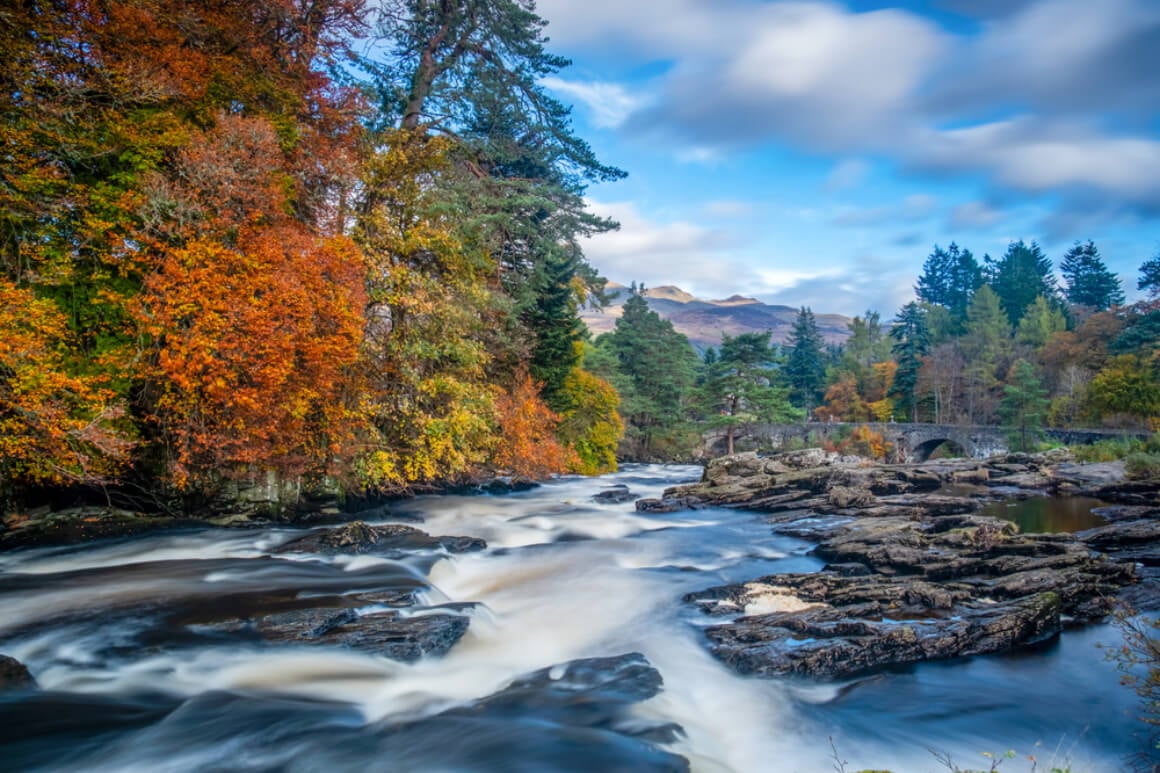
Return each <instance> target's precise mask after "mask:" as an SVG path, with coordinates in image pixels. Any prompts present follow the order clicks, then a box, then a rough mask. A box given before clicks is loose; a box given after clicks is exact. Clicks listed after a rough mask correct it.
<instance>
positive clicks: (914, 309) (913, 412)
mask: <svg viewBox="0 0 1160 773" xmlns="http://www.w3.org/2000/svg"><path fill="white" fill-rule="evenodd" d="M890 337H891V338H893V339H894V346H893V347H892V348H891V351H892V352H893V353H894V357H895V359H896V360H897V361H898V370H897V371H896V372H895V374H894V384H893V385H892V386H891V388H890V394H891V395H893V396H897V397H898V405H899V407H900V408H901V409H902V410H903V411H904V412H908V413H910V416H911V420H912V421H918V394H917V392H918V373H919V370H920V369H921V368H922V358H923V355H925V354H926V352H927V350H928V349H929V347H930V331H929V330H927V326H926V318H925V315H924V314H923V311H922V306H920V305H919V304H918V303H917V302H916V301H911V302H910V303H908V304H906V305H905V306H903V307H902V310H901V311H899V312H898V316H897V317H896V318H895V320H894V324H893V325H892V326H891V328H890Z"/></svg>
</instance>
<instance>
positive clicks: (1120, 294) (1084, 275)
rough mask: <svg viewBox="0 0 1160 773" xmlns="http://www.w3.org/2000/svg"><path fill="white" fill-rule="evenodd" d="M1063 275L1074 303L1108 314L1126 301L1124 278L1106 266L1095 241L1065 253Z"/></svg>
mask: <svg viewBox="0 0 1160 773" xmlns="http://www.w3.org/2000/svg"><path fill="white" fill-rule="evenodd" d="M1059 272H1060V273H1061V274H1062V275H1063V280H1064V283H1065V285H1066V290H1065V295H1066V296H1067V300H1068V301H1069V302H1070V303H1073V304H1075V305H1077V306H1088V307H1091V308H1093V309H1095V310H1096V311H1107V310H1108V309H1110V308H1111V307H1112V306H1119V305H1121V304H1123V302H1124V287H1123V285H1122V284H1121V283H1120V278H1119V277H1117V276H1116V275H1115V274H1113V273H1112V272H1111V271H1109V270H1108V267H1107V266H1106V265H1104V261H1103V258H1101V257H1100V251H1099V249H1097V248H1096V245H1095V243H1094V242H1092V241H1091V240H1089V241H1088V242H1087V243H1086V244H1080V243H1079V242H1076V243H1075V246H1073V247H1072V248H1071V249H1069V250H1068V251H1067V252H1066V253H1064V256H1063V260H1061V261H1060V263H1059Z"/></svg>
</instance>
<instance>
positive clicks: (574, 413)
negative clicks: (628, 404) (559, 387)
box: [559, 367, 624, 475]
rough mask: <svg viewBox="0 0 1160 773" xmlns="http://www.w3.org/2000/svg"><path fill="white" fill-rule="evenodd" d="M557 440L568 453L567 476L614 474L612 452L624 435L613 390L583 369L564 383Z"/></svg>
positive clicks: (617, 398)
mask: <svg viewBox="0 0 1160 773" xmlns="http://www.w3.org/2000/svg"><path fill="white" fill-rule="evenodd" d="M563 397H564V399H563V403H564V411H563V414H562V418H561V423H560V429H559V436H560V438H561V440H562V441H563V442H564V443H565V444H566V445H567V446H568V448H569V449H570V450H571V454H572V458H571V460H570V462H569V468H570V471H571V472H578V473H580V474H582V475H599V474H601V473H606V472H615V471H616V448H617V445H618V444H619V442H620V439H621V437H622V436H623V434H624V422H623V421H622V420H621V418H620V414H619V413H617V408H618V407H619V405H620V397H619V395H617V393H616V389H615V388H613V386H612V385H611V384H610V383H608V382H607V381H605V380H604V379H602V378H600V377H599V376H597V375H595V374H594V373H591V372H589V371H587V370H584V369H583V368H580V367H576V368H573V370H572V372H571V373H570V374H568V378H566V379H565V380H564V390H563Z"/></svg>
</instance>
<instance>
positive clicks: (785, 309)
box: [580, 282, 851, 351]
mask: <svg viewBox="0 0 1160 773" xmlns="http://www.w3.org/2000/svg"><path fill="white" fill-rule="evenodd" d="M605 294H606V295H607V296H608V297H609V299H610V301H609V304H608V306H607V307H605V308H604V309H583V310H582V311H581V313H580V318H581V320H583V322H584V324H586V325H587V326H588V329H589V330H590V331H591V332H592V335H594V336H598V335H600V334H601V333H608V332H611V331H612V330H613V329H614V328H615V327H616V320H617V319H619V318H620V315H621V314H622V313H623V308H624V302H625V301H626V300H628V296H629V288H628V287H627V286H625V285H622V284H620V283H618V282H609V283H608V285H607V286H606V288H605ZM643 295H644V297H645V300H646V301H647V302H648V305H649V308H650V309H652V310H653V311H655V312H656V313H657V314H659V315H660V316H661V317H662V318H664V319H667V320H669V321H670V322H672V323H673V327H674V328H676V330H677V331H678V332H680V333H683V334H684V335H685V336H686V337H688V339H689V342H690V343H691V344H693V346H694V347H695V348H696V349H697V350H698V351H704V350H705V349H707V348H709V347H710V346H718V345H719V344H720V343H721V337H722V336H723V335H730V336H737V335H740V334H742V333H763V332H765V331H766V330H769V331H770V332H771V333H772V335H771V336H770V340H771V341H772V342H773V343H776V344H784V343H785V342H786V341H788V340H789V336H790V331H791V330H792V329H793V323H794V320H795V319H796V318H797V315H798V309H796V308H793V307H792V306H783V305H771V304H767V303H764V302H762V301H760V300H758V299H756V298H751V297H748V296H744V295H741V294H734V295H731V296H729V297H728V298H724V299H721V300H708V299H703V298H697V297H696V296H694V295H692V294H691V293H688V292H686V291H685V290H683V289H681V288H680V287H677V286H676V285H661V286H658V287H651V288H647V289H645V290H644V292H643ZM814 318H815V319H816V320H817V324H818V332H819V333H821V335H822V338H823V339H824V340H825V341H826V343H831V344H836V343H841V342H843V341H845V340H846V339H847V338H848V337H849V336H850V331H849V328H848V327H847V326H848V324H849V322H850V319H851V318H850V317H847V316H844V315H842V314H828V313H824V312H823V313H818V312H814Z"/></svg>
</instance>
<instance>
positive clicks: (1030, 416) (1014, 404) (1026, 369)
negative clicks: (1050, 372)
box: [999, 360, 1048, 451]
mask: <svg viewBox="0 0 1160 773" xmlns="http://www.w3.org/2000/svg"><path fill="white" fill-rule="evenodd" d="M1047 405H1048V400H1047V390H1046V389H1044V388H1043V386H1042V384H1041V383H1040V380H1039V374H1037V373H1036V372H1035V366H1034V365H1032V364H1031V363H1030V362H1028V361H1027V360H1018V361H1017V362H1016V363H1015V365H1014V366H1012V368H1011V379H1010V381H1009V382H1008V384H1007V386H1006V387H1004V389H1003V401H1002V403H1000V405H999V416H1000V420H1001V421H1002V422H1003V426H1004V427H1005V428H1007V432H1008V436H1009V437H1010V439H1011V443H1012V445H1013V446H1015V449H1014V450H1016V451H1034V450H1035V448H1036V446H1037V445H1038V443H1039V441H1040V440H1041V439H1042V437H1043V420H1044V417H1045V416H1046V414H1047Z"/></svg>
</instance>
